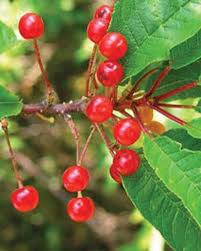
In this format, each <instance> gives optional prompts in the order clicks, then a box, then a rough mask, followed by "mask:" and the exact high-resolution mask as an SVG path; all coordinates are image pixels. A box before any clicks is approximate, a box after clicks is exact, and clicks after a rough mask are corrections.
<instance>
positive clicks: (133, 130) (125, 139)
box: [114, 118, 141, 146]
mask: <svg viewBox="0 0 201 251" xmlns="http://www.w3.org/2000/svg"><path fill="white" fill-rule="evenodd" d="M140 135H141V128H140V126H139V124H138V122H137V121H136V120H135V119H131V118H126V119H121V120H120V121H118V122H117V123H116V124H115V126H114V138H115V139H116V141H117V142H118V143H119V144H121V145H123V146H129V145H132V144H134V143H135V142H136V141H137V140H138V139H139V137H140Z"/></svg>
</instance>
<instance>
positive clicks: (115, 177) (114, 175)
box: [110, 165, 122, 184]
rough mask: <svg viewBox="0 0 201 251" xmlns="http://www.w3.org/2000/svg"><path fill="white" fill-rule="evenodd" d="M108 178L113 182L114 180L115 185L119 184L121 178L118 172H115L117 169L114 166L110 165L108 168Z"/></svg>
mask: <svg viewBox="0 0 201 251" xmlns="http://www.w3.org/2000/svg"><path fill="white" fill-rule="evenodd" d="M110 176H111V177H112V178H113V180H115V181H116V182H117V183H119V184H121V183H122V181H121V176H120V174H119V172H118V171H117V169H116V168H115V166H114V165H111V167H110Z"/></svg>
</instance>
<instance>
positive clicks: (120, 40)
mask: <svg viewBox="0 0 201 251" xmlns="http://www.w3.org/2000/svg"><path fill="white" fill-rule="evenodd" d="M99 50H100V53H101V54H102V55H103V56H105V57H106V58H108V59H110V60H118V59H120V58H123V57H124V56H125V54H126V52H127V50H128V43H127V40H126V38H125V37H124V36H123V35H122V34H121V33H118V32H110V33H107V34H106V35H105V36H104V37H103V39H101V41H100V43H99Z"/></svg>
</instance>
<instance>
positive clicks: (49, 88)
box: [33, 39, 54, 95]
mask: <svg viewBox="0 0 201 251" xmlns="http://www.w3.org/2000/svg"><path fill="white" fill-rule="evenodd" d="M33 47H34V51H35V55H36V59H37V61H38V65H39V67H40V70H41V73H42V78H43V82H44V84H45V87H46V89H47V93H48V95H52V94H53V93H54V89H53V87H52V84H51V83H50V81H49V80H48V77H47V73H46V71H45V69H44V66H43V62H42V59H41V54H40V50H39V46H38V42H37V40H36V39H34V40H33Z"/></svg>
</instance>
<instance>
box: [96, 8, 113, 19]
mask: <svg viewBox="0 0 201 251" xmlns="http://www.w3.org/2000/svg"><path fill="white" fill-rule="evenodd" d="M112 12H113V8H112V7H111V6H109V5H102V6H100V7H99V8H98V9H97V10H96V12H95V14H94V18H104V19H105V20H107V21H108V22H110V20H111V17H112Z"/></svg>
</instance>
